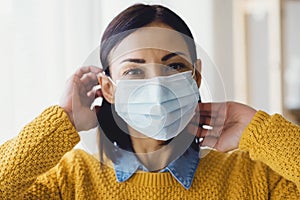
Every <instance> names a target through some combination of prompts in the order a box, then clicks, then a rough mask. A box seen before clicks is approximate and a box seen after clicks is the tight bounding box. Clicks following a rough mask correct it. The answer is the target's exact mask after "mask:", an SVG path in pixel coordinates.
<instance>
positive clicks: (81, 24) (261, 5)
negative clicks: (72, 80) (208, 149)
mask: <svg viewBox="0 0 300 200" xmlns="http://www.w3.org/2000/svg"><path fill="white" fill-rule="evenodd" d="M134 3H149V4H156V3H158V4H162V5H165V6H167V7H169V8H171V9H172V10H173V11H175V12H176V13H177V14H179V15H180V16H181V17H182V18H183V19H184V20H185V21H186V23H187V24H188V25H189V27H190V28H191V30H192V32H193V34H194V36H195V39H196V42H197V43H198V44H199V45H200V46H201V47H202V48H203V49H205V51H206V52H207V54H208V55H209V56H210V57H211V58H212V60H213V61H214V62H215V63H216V66H217V67H218V70H219V72H220V74H221V77H222V80H223V83H224V88H225V93H226V97H225V99H221V100H234V101H239V102H242V103H246V104H249V105H251V106H253V107H254V108H256V109H260V110H264V111H266V112H268V113H270V114H273V113H280V114H283V115H284V116H285V117H286V118H288V119H289V120H291V121H293V122H295V123H299V122H300V37H299V36H300V22H299V19H300V0H186V1H177V0H161V1H133V0H122V1H119V0H101V1H100V0H43V1H40V0H26V1H23V0H0V61H1V74H2V76H1V78H0V91H1V100H0V102H1V103H0V121H1V126H0V144H2V143H4V142H5V141H6V140H8V139H9V138H12V137H14V136H15V135H17V134H18V132H19V131H20V130H21V129H22V127H23V126H24V125H25V124H27V123H28V122H30V121H31V120H32V119H34V117H36V116H37V115H38V114H39V113H41V112H42V111H43V110H44V109H45V108H47V107H49V106H50V105H54V104H57V103H58V101H59V98H60V95H61V93H62V91H63V88H64V84H65V81H66V79H67V78H68V77H69V76H70V75H71V74H72V73H73V72H74V71H75V70H76V69H77V68H78V67H80V66H81V65H82V64H83V63H84V62H85V59H86V58H87V56H88V55H89V54H90V53H91V52H92V51H94V50H95V48H96V47H97V46H98V45H99V42H100V38H101V34H102V32H103V31H104V28H105V27H106V26H107V24H108V23H109V21H110V20H111V19H112V18H113V17H114V16H115V15H117V14H118V13H119V12H120V11H122V10H123V9H125V8H126V7H128V6H130V5H132V4H134ZM204 70H205V69H204ZM211 78H213V77H211ZM214 90H215V91H214V92H215V93H218V92H219V90H223V88H218V87H214ZM204 100H205V99H204ZM216 100H219V99H216Z"/></svg>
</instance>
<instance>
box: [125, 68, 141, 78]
mask: <svg viewBox="0 0 300 200" xmlns="http://www.w3.org/2000/svg"><path fill="white" fill-rule="evenodd" d="M143 74H144V71H143V70H141V69H139V68H131V69H127V70H125V71H124V72H123V76H142V75H143Z"/></svg>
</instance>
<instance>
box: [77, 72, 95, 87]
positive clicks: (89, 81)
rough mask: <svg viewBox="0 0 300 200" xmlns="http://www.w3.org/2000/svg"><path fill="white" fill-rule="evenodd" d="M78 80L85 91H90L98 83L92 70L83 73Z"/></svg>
mask: <svg viewBox="0 0 300 200" xmlns="http://www.w3.org/2000/svg"><path fill="white" fill-rule="evenodd" d="M80 80H81V82H82V84H83V85H84V87H85V88H86V90H87V91H90V90H91V89H92V88H93V87H94V86H95V85H97V84H98V78H97V75H96V74H94V73H92V72H89V73H86V74H84V75H83V76H82V77H81V79H80Z"/></svg>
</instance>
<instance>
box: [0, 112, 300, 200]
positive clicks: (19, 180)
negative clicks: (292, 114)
mask: <svg viewBox="0 0 300 200" xmlns="http://www.w3.org/2000/svg"><path fill="white" fill-rule="evenodd" d="M78 142H79V135H78V133H77V132H76V130H75V128H74V127H73V126H72V124H71V123H70V121H69V119H68V117H67V115H66V113H65V112H64V111H63V110H62V109H61V108H59V107H58V106H53V107H50V108H48V109H47V110H45V111H44V112H43V113H42V114H41V115H40V116H38V117H37V118H36V119H35V120H33V121H32V122H31V123H29V124H28V125H27V126H25V127H24V128H23V130H22V131H21V132H20V134H19V135H18V136H17V137H16V138H13V139H11V140H9V141H7V142H6V143H5V144H3V145H2V146H1V147H0V199H68V200H69V199H105V200H108V199H122V200H123V199H222V200H223V199H230V200H231V199H268V198H269V199H298V200H299V199H300V192H299V191H300V127H298V126H296V125H293V124H291V123H290V122H287V121H286V120H285V119H283V117H281V116H280V115H273V116H269V115H268V114H266V113H264V112H262V111H259V112H258V113H257V114H256V115H255V116H254V118H253V120H252V122H251V123H250V124H249V126H248V127H247V128H246V129H245V131H244V132H243V135H242V138H241V141H240V146H239V147H240V150H237V151H234V152H232V153H230V154H229V153H220V152H216V151H212V152H210V153H209V154H208V155H207V156H206V157H204V158H203V159H201V161H200V164H199V166H198V169H197V171H196V174H195V178H194V181H193V184H192V186H191V188H190V189H189V190H186V189H184V188H183V187H182V186H181V185H180V184H179V183H178V182H177V181H176V180H175V179H174V178H173V177H172V175H171V174H170V173H168V172H166V173H146V172H142V173H136V174H135V175H134V176H133V177H132V178H130V179H129V180H128V181H126V182H124V183H118V182H117V181H116V178H115V175H114V171H113V169H111V168H109V167H105V166H104V167H103V168H102V169H100V163H99V161H98V160H97V159H95V158H94V157H93V156H91V155H89V154H87V153H86V152H84V151H82V150H72V148H73V147H74V146H75V145H76V143H78ZM70 150H71V151H70Z"/></svg>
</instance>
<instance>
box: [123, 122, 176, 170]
mask: <svg viewBox="0 0 300 200" xmlns="http://www.w3.org/2000/svg"><path fill="white" fill-rule="evenodd" d="M128 129H129V132H130V134H131V135H132V137H131V141H132V146H133V150H134V151H135V153H136V155H137V157H138V159H139V160H140V161H141V162H142V163H143V165H144V166H145V167H147V169H149V170H150V171H159V170H160V169H163V168H165V167H166V166H167V165H168V161H169V157H170V155H171V153H172V151H171V148H166V146H165V145H164V141H161V140H155V139H152V138H149V137H146V136H144V135H143V134H141V133H139V132H137V131H136V130H134V129H132V128H130V127H128Z"/></svg>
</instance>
